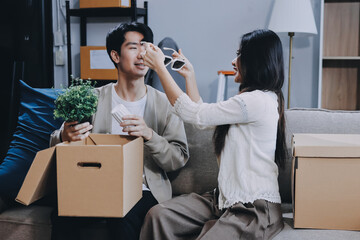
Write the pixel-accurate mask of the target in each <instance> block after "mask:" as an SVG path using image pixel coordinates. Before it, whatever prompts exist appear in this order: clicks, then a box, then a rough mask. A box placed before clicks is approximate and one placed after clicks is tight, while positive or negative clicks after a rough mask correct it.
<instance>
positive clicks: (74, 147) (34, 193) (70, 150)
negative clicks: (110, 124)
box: [16, 134, 143, 217]
mask: <svg viewBox="0 0 360 240" xmlns="http://www.w3.org/2000/svg"><path fill="white" fill-rule="evenodd" d="M55 165H56V171H55ZM55 176H56V180H57V185H55V184H54V183H55V181H54V180H55ZM142 176H143V139H142V138H134V137H129V136H121V135H111V134H90V135H89V137H88V138H86V139H84V140H83V141H79V142H71V143H61V144H59V145H56V146H55V147H52V148H48V149H45V150H43V151H39V152H38V154H37V155H36V157H35V159H34V161H33V163H32V165H31V167H30V169H29V172H28V174H27V175H26V178H25V180H24V183H23V185H22V187H21V189H20V191H19V193H18V196H17V198H16V201H18V202H20V203H22V204H24V205H29V204H31V203H32V202H34V201H36V200H38V199H40V198H42V197H43V196H44V195H45V194H47V193H48V192H49V191H51V189H54V188H55V187H57V193H58V212H59V216H81V217H124V216H125V215H126V213H127V212H129V211H130V209H131V208H132V207H133V206H134V205H135V204H136V203H137V202H138V201H139V200H140V198H141V197H142ZM49 179H50V180H49ZM51 179H52V180H51Z"/></svg>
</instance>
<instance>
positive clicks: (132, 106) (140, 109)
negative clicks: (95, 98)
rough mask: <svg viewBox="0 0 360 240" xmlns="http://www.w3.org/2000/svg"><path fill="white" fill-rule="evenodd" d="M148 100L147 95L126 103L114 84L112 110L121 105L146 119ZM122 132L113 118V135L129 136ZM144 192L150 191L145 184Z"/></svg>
mask: <svg viewBox="0 0 360 240" xmlns="http://www.w3.org/2000/svg"><path fill="white" fill-rule="evenodd" d="M146 100H147V94H145V96H144V97H142V98H141V99H139V100H137V101H134V102H128V101H125V100H124V99H122V98H120V97H119V95H118V94H117V93H116V91H115V84H113V87H112V100H111V109H113V108H114V107H116V106H117V105H119V104H123V105H124V106H125V107H126V108H127V109H128V110H129V112H131V114H133V115H137V116H141V117H144V112H145V105H146ZM122 130H123V128H122V127H121V126H120V124H119V123H118V122H117V121H116V119H115V118H114V117H112V118H111V133H112V134H120V135H128V133H127V132H123V131H122ZM143 177H144V176H143ZM143 190H148V191H150V189H149V188H147V187H146V185H145V184H143Z"/></svg>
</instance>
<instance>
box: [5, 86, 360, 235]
mask: <svg viewBox="0 0 360 240" xmlns="http://www.w3.org/2000/svg"><path fill="white" fill-rule="evenodd" d="M25 85H26V84H25ZM22 88H23V89H22V93H21V94H22V95H21V96H22V98H21V101H22V102H23V101H26V99H25V98H24V96H23V95H24V93H23V92H24V91H29V89H30V90H31V88H30V87H29V86H25V87H24V86H22ZM35 90H36V89H35ZM42 92H43V90H41V89H40V90H39V89H38V91H37V92H36V94H39V93H42ZM47 94H48V93H47ZM50 95H51V94H50ZM33 97H34V96H32V98H33ZM53 98H54V95H52V97H50V98H49V97H48V96H47V98H46V100H44V101H38V102H36V103H35V104H36V105H41V104H44V102H46V101H52V100H53ZM37 99H42V96H37ZM33 106H34V104H30V105H27V104H21V105H20V110H19V125H22V123H23V121H24V119H22V118H21V117H24V116H23V115H24V112H26V111H25V110H24V109H22V108H30V110H31V108H32V107H33ZM52 108H53V104H50V105H47V106H46V107H44V108H40V109H41V111H43V110H44V109H45V110H44V111H45V112H43V113H42V114H44V115H51V114H52ZM36 115H39V114H38V113H37V114H36ZM40 115H41V114H40ZM51 116H52V115H51ZM35 117H36V116H35ZM285 117H286V123H287V127H286V137H287V146H288V150H289V153H291V152H290V151H291V136H292V134H293V133H350V134H354V133H357V134H360V111H330V110H323V109H308V108H294V109H289V110H286V111H285ZM27 118H29V117H28V116H26V117H25V121H26V120H28V119H27ZM43 119H44V116H42V117H40V118H36V119H35V120H36V121H42V120H43ZM51 119H52V118H47V120H48V121H50V122H51ZM36 121H35V122H36ZM32 123H33V124H34V121H32ZM27 124H28V125H29V123H27ZM59 124H60V123H59V122H53V123H52V124H48V128H47V129H46V130H44V129H42V130H41V131H42V134H45V135H44V136H45V137H43V139H42V141H44V143H43V146H40V147H38V148H39V149H41V148H46V147H47V146H44V144H45V141H46V136H48V134H50V132H51V131H52V130H53V129H55V128H56V127H58V125H59ZM25 125H26V124H25ZM40 125H41V126H42V124H40ZM27 127H30V128H31V134H32V135H34V134H36V133H35V132H34V131H36V128H33V127H32V126H31V124H30V126H27ZM34 129H35V130H34ZM185 129H186V133H187V138H188V143H189V150H190V159H189V161H188V163H187V165H186V166H185V167H184V168H183V169H181V170H179V171H176V172H171V173H169V178H170V180H171V183H172V188H173V194H174V196H176V195H180V194H186V193H190V192H197V193H203V192H206V191H210V190H212V189H214V188H215V187H216V185H217V173H218V165H217V161H216V157H215V155H214V153H213V152H214V151H213V147H212V140H211V139H212V134H213V132H212V131H211V130H198V129H196V128H194V127H193V126H192V125H189V124H185ZM19 131H20V132H21V129H20V130H19V128H17V131H16V132H15V134H14V135H16V134H19ZM14 139H15V140H16V136H15V137H14ZM15 140H13V141H15ZM11 147H14V144H12V145H11ZM11 147H10V150H9V151H10V152H11ZM33 152H35V151H33ZM30 157H31V156H30ZM31 160H32V159H30V162H31ZM3 164H4V163H3ZM27 165H28V164H27ZM27 167H28V166H27ZM0 170H1V168H0ZM0 174H1V171H0ZM0 177H1V175H0ZM0 180H1V178H0ZM10 181H12V180H11V178H10V180H9V181H8V182H5V180H3V182H1V181H0V185H4V184H11V183H10ZM16 187H19V186H16ZM279 187H280V195H281V198H282V211H283V217H284V223H285V227H284V229H283V231H282V232H280V233H279V234H278V235H277V236H276V237H275V238H274V240H285V239H286V240H288V239H294V240H296V239H299V240H300V239H301V240H303V239H317V240H320V239H326V240H332V239H334V240H335V239H360V232H359V231H343V230H318V229H293V221H292V205H291V157H289V159H287V162H286V167H285V169H284V170H280V173H279ZM52 211H53V207H51V206H47V205H46V204H43V203H42V202H41V201H40V202H36V203H34V204H32V205H30V206H23V205H21V204H19V203H16V202H15V201H13V199H10V200H9V196H7V197H2V198H0V239H2V240H22V239H24V240H25V239H26V240H30V239H34V240H35V239H36V240H43V239H44V240H45V239H50V238H51V228H52V227H51V221H50V216H51V214H52ZM81 232H82V233H81V238H82V239H107V233H106V231H105V228H104V227H103V226H101V224H100V223H99V224H98V225H96V226H87V227H84V229H81Z"/></svg>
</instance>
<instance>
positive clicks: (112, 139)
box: [86, 134, 136, 145]
mask: <svg viewBox="0 0 360 240" xmlns="http://www.w3.org/2000/svg"><path fill="white" fill-rule="evenodd" d="M135 138H136V137H133V136H125V135H119V134H90V135H89V137H88V140H87V141H86V145H88V143H89V141H91V144H89V145H94V144H95V145H125V144H126V143H128V142H130V141H132V140H134V139H135Z"/></svg>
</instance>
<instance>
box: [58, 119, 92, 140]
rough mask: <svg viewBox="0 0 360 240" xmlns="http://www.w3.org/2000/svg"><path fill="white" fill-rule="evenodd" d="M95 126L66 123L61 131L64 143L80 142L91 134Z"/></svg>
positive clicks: (86, 123)
mask: <svg viewBox="0 0 360 240" xmlns="http://www.w3.org/2000/svg"><path fill="white" fill-rule="evenodd" d="M92 128H93V126H92V125H91V124H90V123H89V122H85V123H81V124H78V122H77V121H74V122H65V123H64V128H63V129H62V130H61V133H60V134H61V139H62V141H63V142H64V141H69V142H72V141H80V140H82V139H84V138H86V137H87V136H89V134H90V132H89V131H90V130H91V129H92Z"/></svg>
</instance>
